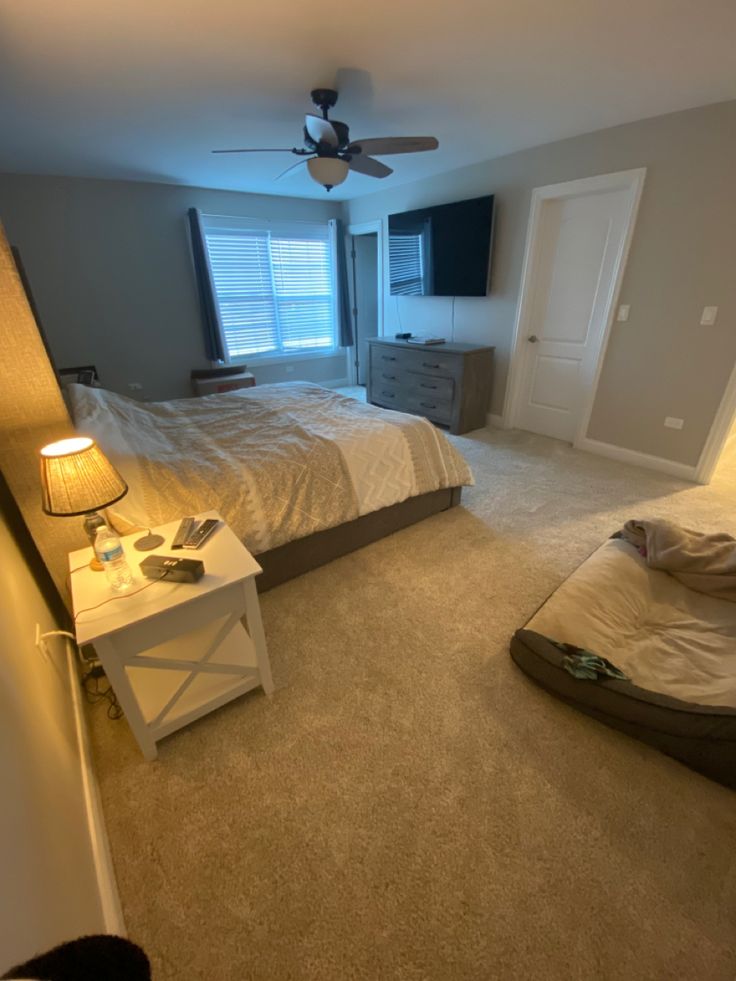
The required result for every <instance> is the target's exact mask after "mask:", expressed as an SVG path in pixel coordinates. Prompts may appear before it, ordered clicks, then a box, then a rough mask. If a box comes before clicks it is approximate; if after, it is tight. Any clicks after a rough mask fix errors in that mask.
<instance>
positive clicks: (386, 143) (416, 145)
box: [348, 136, 439, 157]
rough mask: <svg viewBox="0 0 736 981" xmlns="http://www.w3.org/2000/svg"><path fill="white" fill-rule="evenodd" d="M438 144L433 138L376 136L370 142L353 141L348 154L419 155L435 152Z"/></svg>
mask: <svg viewBox="0 0 736 981" xmlns="http://www.w3.org/2000/svg"><path fill="white" fill-rule="evenodd" d="M438 146H439V142H438V141H437V140H436V139H435V138H434V136H377V137H375V138H374V139H371V140H353V142H352V143H351V144H350V146H349V147H348V152H351V151H352V152H356V153H357V150H356V149H355V148H356V147H360V152H361V153H376V154H378V156H379V157H381V156H384V155H385V154H387V153H421V152H422V151H423V150H436V149H437V147H438Z"/></svg>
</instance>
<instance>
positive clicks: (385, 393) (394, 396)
mask: <svg viewBox="0 0 736 981" xmlns="http://www.w3.org/2000/svg"><path fill="white" fill-rule="evenodd" d="M381 395H385V396H386V397H387V398H389V399H395V398H396V392H381Z"/></svg>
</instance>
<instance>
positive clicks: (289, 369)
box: [284, 364, 294, 375]
mask: <svg viewBox="0 0 736 981" xmlns="http://www.w3.org/2000/svg"><path fill="white" fill-rule="evenodd" d="M284 371H285V372H286V374H287V375H291V374H293V372H294V365H293V364H287V365H286V367H285V368H284Z"/></svg>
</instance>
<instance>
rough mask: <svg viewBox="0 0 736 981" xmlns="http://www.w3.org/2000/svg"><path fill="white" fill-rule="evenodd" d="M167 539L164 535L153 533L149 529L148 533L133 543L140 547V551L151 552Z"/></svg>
mask: <svg viewBox="0 0 736 981" xmlns="http://www.w3.org/2000/svg"><path fill="white" fill-rule="evenodd" d="M164 541H165V539H164V536H163V535H152V534H151V532H150V531H149V532H148V534H146V535H144V536H143V537H142V538H137V539H136V540H135V541H134V542H133V545H134V546H135V547H136V548H137V549H138V551H139V552H150V551H151V549H152V548H158V547H159V545H163V543H164Z"/></svg>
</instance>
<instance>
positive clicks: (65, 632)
mask: <svg viewBox="0 0 736 981" xmlns="http://www.w3.org/2000/svg"><path fill="white" fill-rule="evenodd" d="M47 637H71V639H72V640H73V641H74V643H75V644H76V642H77V638H76V637H75V636H74V634H70V633H69V631H68V630H47V631H46V633H45V634H39V635H38V639H39V640H46V638H47Z"/></svg>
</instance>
